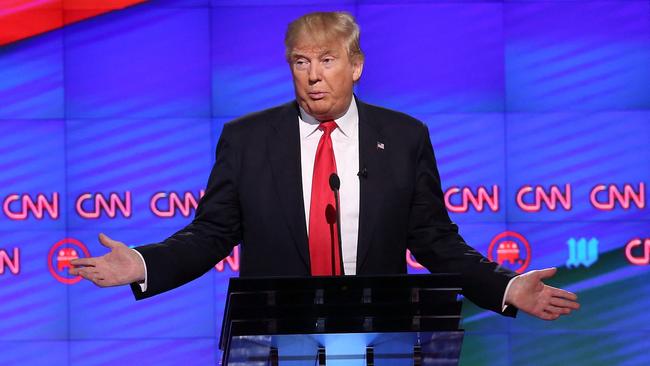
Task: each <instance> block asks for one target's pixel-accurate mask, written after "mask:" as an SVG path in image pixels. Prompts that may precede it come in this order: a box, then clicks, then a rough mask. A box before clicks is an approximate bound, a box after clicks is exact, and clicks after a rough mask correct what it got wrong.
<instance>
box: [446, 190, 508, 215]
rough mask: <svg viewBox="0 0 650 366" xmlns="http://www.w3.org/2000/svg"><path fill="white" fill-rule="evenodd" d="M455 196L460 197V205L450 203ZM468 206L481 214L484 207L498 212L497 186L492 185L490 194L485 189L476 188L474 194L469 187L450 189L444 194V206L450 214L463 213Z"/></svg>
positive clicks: (467, 209)
mask: <svg viewBox="0 0 650 366" xmlns="http://www.w3.org/2000/svg"><path fill="white" fill-rule="evenodd" d="M455 196H458V197H460V203H458V204H455V203H453V202H452V201H457V200H455V199H454V197H455ZM470 204H471V206H472V207H474V209H475V210H476V211H478V212H483V211H484V210H485V207H486V206H487V207H489V208H490V210H491V211H492V212H497V211H499V186H497V185H496V184H494V185H492V192H489V191H488V189H487V188H486V187H483V186H480V187H478V189H477V191H476V194H474V192H472V190H471V189H470V188H469V187H463V188H462V189H461V188H459V187H450V188H449V189H447V191H446V192H445V205H446V206H447V209H448V210H449V211H451V212H456V213H463V212H467V211H469V207H470Z"/></svg>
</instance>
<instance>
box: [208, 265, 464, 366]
mask: <svg viewBox="0 0 650 366" xmlns="http://www.w3.org/2000/svg"><path fill="white" fill-rule="evenodd" d="M460 291H461V286H460V276H459V275H458V274H453V273H437V274H429V275H397V276H338V277H300V278H295V277H291V278H288V277H285V278H282V277H275V278H273V277H272V278H231V279H230V283H229V287H228V296H227V300H226V307H225V312H224V319H223V324H222V329H221V338H220V341H219V348H220V349H221V350H222V351H223V359H222V364H223V365H230V366H233V365H237V366H239V365H256V366H257V365H259V366H267V365H268V366H284V365H287V366H299V365H309V366H313V365H319V366H320V365H341V366H342V365H345V366H349V365H370V366H375V365H377V366H383V365H386V366H388V365H390V366H400V365H409V366H410V365H416V366H418V365H457V364H458V359H459V357H460V349H461V344H462V340H463V331H462V330H461V329H459V324H460V311H461V302H460V301H459V300H458V294H459V293H460Z"/></svg>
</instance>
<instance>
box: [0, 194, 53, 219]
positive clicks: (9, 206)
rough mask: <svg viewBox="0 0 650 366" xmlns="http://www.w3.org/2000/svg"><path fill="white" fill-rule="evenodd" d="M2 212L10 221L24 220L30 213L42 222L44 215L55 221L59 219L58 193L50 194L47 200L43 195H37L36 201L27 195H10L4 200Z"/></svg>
mask: <svg viewBox="0 0 650 366" xmlns="http://www.w3.org/2000/svg"><path fill="white" fill-rule="evenodd" d="M15 202H16V203H17V204H14V203H15ZM16 206H18V207H16ZM2 210H3V211H4V214H5V215H6V216H7V217H8V218H9V219H11V220H26V219H27V217H28V216H29V214H30V213H31V214H32V216H34V217H35V218H36V219H38V220H42V219H43V218H44V217H45V214H46V213H47V214H48V215H49V216H50V218H51V219H53V220H56V219H58V218H59V192H54V193H52V198H51V199H49V200H48V197H47V196H46V195H45V194H43V193H38V194H37V195H36V199H33V198H32V197H31V196H30V195H28V194H10V195H8V196H7V197H6V198H5V199H4V202H3V203H2Z"/></svg>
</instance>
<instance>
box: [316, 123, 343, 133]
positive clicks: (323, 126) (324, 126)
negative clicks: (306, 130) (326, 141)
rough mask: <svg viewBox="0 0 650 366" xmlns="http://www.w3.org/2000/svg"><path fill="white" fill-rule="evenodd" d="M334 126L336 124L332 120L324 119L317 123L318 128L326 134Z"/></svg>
mask: <svg viewBox="0 0 650 366" xmlns="http://www.w3.org/2000/svg"><path fill="white" fill-rule="evenodd" d="M336 127H338V125H337V124H336V122H334V121H325V122H321V123H320V124H319V125H318V129H319V130H321V131H323V133H324V134H325V135H326V136H330V135H331V134H332V131H334V129H336Z"/></svg>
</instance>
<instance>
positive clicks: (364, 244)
mask: <svg viewBox="0 0 650 366" xmlns="http://www.w3.org/2000/svg"><path fill="white" fill-rule="evenodd" d="M357 108H358V110H359V168H360V169H361V172H363V173H365V174H360V176H359V180H360V181H359V239H358V245H357V273H359V271H360V269H361V268H362V267H363V263H364V261H365V259H366V256H367V255H368V251H369V250H370V247H371V246H372V242H373V234H374V232H375V220H376V217H377V214H378V213H379V212H380V210H381V202H382V198H381V197H382V195H383V194H384V192H385V190H384V189H383V188H382V187H383V186H384V183H385V181H386V179H388V174H387V167H388V164H387V163H386V161H387V158H386V152H385V151H384V145H380V144H383V143H384V142H385V141H384V138H383V137H382V135H381V127H380V125H379V122H378V121H377V120H375V119H373V118H372V116H370V115H369V114H368V106H367V105H366V104H364V103H362V102H361V101H359V99H357ZM380 146H381V147H380Z"/></svg>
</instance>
